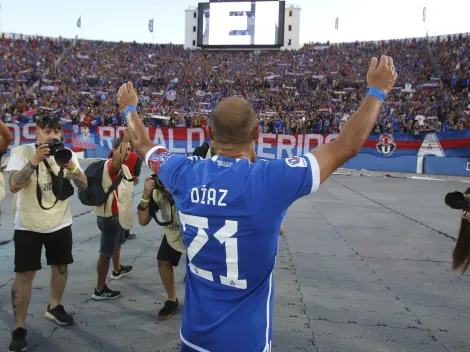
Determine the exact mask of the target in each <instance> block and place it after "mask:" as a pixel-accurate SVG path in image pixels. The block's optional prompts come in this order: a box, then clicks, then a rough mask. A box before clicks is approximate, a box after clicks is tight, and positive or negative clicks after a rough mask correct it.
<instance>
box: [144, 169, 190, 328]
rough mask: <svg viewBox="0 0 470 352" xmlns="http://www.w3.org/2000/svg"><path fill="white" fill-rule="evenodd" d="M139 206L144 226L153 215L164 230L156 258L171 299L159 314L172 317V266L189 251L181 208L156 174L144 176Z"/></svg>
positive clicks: (175, 303) (174, 300)
mask: <svg viewBox="0 0 470 352" xmlns="http://www.w3.org/2000/svg"><path fill="white" fill-rule="evenodd" d="M137 209H138V216H139V224H140V225H141V226H147V225H148V224H149V223H150V221H151V219H152V217H153V218H154V219H155V221H156V222H157V223H158V224H159V225H160V226H163V227H164V230H165V235H164V236H163V239H162V243H161V245H160V249H159V250H158V254H157V260H158V272H159V273H160V278H161V279H162V282H163V286H164V287H165V290H166V293H167V296H168V300H167V301H166V302H165V304H164V306H163V308H162V309H161V310H160V312H159V313H158V317H159V319H161V320H166V319H169V318H171V317H172V316H173V314H174V313H175V312H176V310H177V309H178V308H179V301H178V298H176V288H175V275H174V272H173V267H177V266H178V264H179V261H180V258H181V254H182V253H185V252H186V248H185V246H184V243H183V238H182V234H181V229H180V224H179V218H178V210H177V209H176V206H175V202H174V200H173V197H172V196H171V194H170V192H168V190H167V189H166V188H165V187H164V186H163V185H162V184H161V182H160V180H159V179H158V177H156V175H153V176H152V177H148V178H147V179H146V180H145V183H144V193H143V194H142V199H141V202H140V204H139V205H138V207H137ZM158 210H160V212H161V217H162V221H160V220H158V217H157V212H158Z"/></svg>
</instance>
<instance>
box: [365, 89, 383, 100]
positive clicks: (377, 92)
mask: <svg viewBox="0 0 470 352" xmlns="http://www.w3.org/2000/svg"><path fill="white" fill-rule="evenodd" d="M367 95H373V96H374V97H376V98H377V99H379V100H380V101H381V102H382V103H383V102H384V99H385V96H386V95H387V94H385V92H384V91H383V90H380V89H379V88H375V87H370V88H369V92H368V93H367Z"/></svg>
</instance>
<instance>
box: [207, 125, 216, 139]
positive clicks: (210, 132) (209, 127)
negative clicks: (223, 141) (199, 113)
mask: <svg viewBox="0 0 470 352" xmlns="http://www.w3.org/2000/svg"><path fill="white" fill-rule="evenodd" d="M206 133H207V135H208V136H209V138H210V140H211V141H213V140H214V136H213V135H212V129H211V126H206Z"/></svg>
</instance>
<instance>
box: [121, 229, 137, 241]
mask: <svg viewBox="0 0 470 352" xmlns="http://www.w3.org/2000/svg"><path fill="white" fill-rule="evenodd" d="M136 237H137V235H136V234H135V233H130V232H129V231H126V232H125V233H124V239H125V240H134V239H135V238H136Z"/></svg>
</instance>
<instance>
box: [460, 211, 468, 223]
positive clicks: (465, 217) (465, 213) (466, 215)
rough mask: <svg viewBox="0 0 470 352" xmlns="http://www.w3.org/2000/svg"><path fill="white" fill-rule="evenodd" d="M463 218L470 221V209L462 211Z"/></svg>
mask: <svg viewBox="0 0 470 352" xmlns="http://www.w3.org/2000/svg"><path fill="white" fill-rule="evenodd" d="M462 219H464V220H467V221H470V211H464V212H463V213H462Z"/></svg>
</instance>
